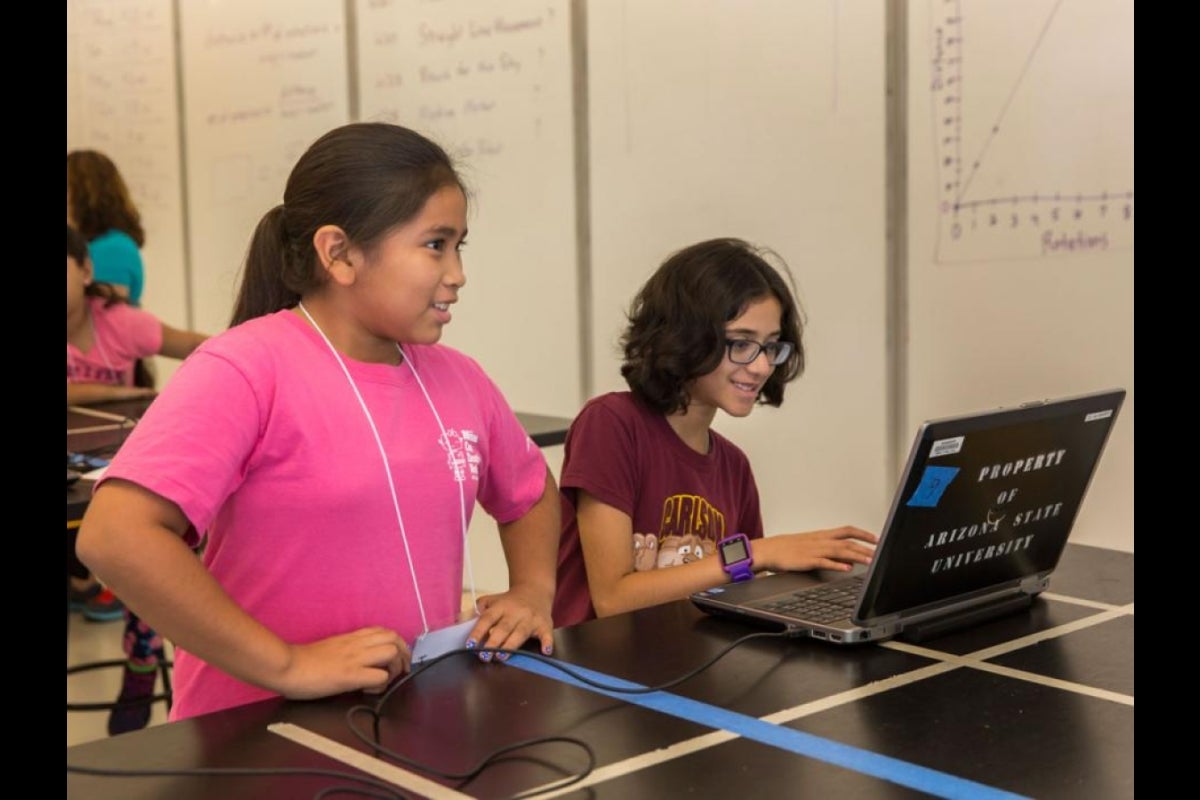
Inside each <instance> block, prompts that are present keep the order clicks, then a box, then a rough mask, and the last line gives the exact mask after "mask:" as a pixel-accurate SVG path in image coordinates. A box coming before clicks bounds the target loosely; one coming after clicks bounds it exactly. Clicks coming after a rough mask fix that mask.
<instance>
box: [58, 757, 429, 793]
mask: <svg viewBox="0 0 1200 800" xmlns="http://www.w3.org/2000/svg"><path fill="white" fill-rule="evenodd" d="M67 772H77V773H80V774H82V775H102V776H105V777H109V778H174V777H179V776H185V777H186V776H194V777H205V778H208V777H227V776H239V777H261V776H269V775H276V776H281V777H318V778H338V779H339V780H347V781H357V782H359V783H364V784H367V786H371V787H374V789H375V790H378V791H373V790H372V789H366V788H362V789H359V788H355V787H351V786H331V787H326V788H324V789H321V790H319V791H318V792H317V794H315V795H313V800H321V798H323V797H328V796H329V794H330V792H340V793H343V794H357V795H359V796H362V797H374V798H380V799H381V800H409V797H408V795H405V794H401V793H400V792H398V791H397V790H396V787H395V786H393V785H392V784H390V783H387V782H386V781H381V780H378V779H377V778H370V777H367V776H366V775H355V774H354V773H353V772H339V771H338V770H335V769H310V768H305V767H296V768H291V767H196V768H194V769H116V768H107V767H80V766H74V765H71V764H67Z"/></svg>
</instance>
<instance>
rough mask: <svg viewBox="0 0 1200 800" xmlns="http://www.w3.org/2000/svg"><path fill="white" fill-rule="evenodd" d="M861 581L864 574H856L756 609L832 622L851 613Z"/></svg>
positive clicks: (799, 591) (795, 593)
mask: <svg viewBox="0 0 1200 800" xmlns="http://www.w3.org/2000/svg"><path fill="white" fill-rule="evenodd" d="M863 579H864V576H863V575H856V576H854V577H853V578H847V579H846V580H840V581H834V582H833V583H826V584H822V585H820V586H816V587H813V588H811V589H800V590H798V591H795V592H792V593H791V594H789V595H785V596H783V597H780V598H777V599H775V600H772V601H771V602H769V603H762V604H760V605H759V608H762V609H763V610H765V611H771V612H773V613H775V614H784V615H787V616H790V617H794V618H796V619H803V620H809V621H812V622H822V623H828V622H835V621H837V620H839V619H845V618H846V617H849V616H850V615H851V613H853V612H854V603H855V601H856V600H857V599H858V591H859V589H861V588H862V583H863Z"/></svg>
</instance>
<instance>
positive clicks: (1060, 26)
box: [905, 0, 1134, 551]
mask: <svg viewBox="0 0 1200 800" xmlns="http://www.w3.org/2000/svg"><path fill="white" fill-rule="evenodd" d="M908 37H909V42H910V45H909V72H910V80H909V97H908V104H907V109H908V111H907V116H908V131H909V142H908V145H909V147H908V158H909V194H908V198H909V201H908V202H909V220H910V225H909V251H908V262H909V270H908V298H907V311H906V314H907V333H908V356H907V362H908V368H907V391H906V395H905V402H906V404H907V408H908V422H909V426H910V429H912V430H915V426H916V423H917V422H918V421H919V420H921V419H924V418H926V417H930V416H943V415H947V414H958V413H963V412H967V411H971V410H975V409H986V408H993V407H996V406H1000V405H1015V404H1019V403H1022V402H1025V401H1029V400H1035V399H1041V398H1046V397H1055V396H1063V395H1072V394H1083V393H1086V392H1090V391H1095V390H1100V389H1107V388H1111V387H1124V388H1125V389H1127V390H1129V395H1128V397H1127V399H1126V401H1125V405H1124V407H1123V409H1122V410H1121V413H1120V416H1119V417H1118V419H1117V422H1116V424H1115V426H1114V427H1113V432H1112V434H1111V438H1110V440H1109V443H1108V445H1107V447H1106V450H1105V453H1104V456H1103V458H1102V459H1101V462H1100V465H1099V467H1098V469H1097V473H1096V476H1095V478H1094V480H1093V482H1092V486H1091V488H1090V489H1089V493H1088V497H1087V498H1086V500H1085V502H1084V505H1083V506H1082V508H1081V510H1080V514H1079V518H1078V520H1077V521H1076V525H1075V529H1074V532H1073V533H1072V541H1073V542H1078V543H1082V544H1092V545H1098V546H1103V547H1113V548H1116V549H1121V550H1127V551H1132V550H1133V530H1134V526H1133V420H1134V414H1133V406H1134V391H1133V389H1134V386H1133V281H1134V269H1133V0H1020V2H1009V1H1008V0H1003V1H1002V0H957V2H954V3H945V2H942V0H937V1H936V2H934V1H932V0H926V1H925V2H920V3H913V4H912V6H911V14H910V17H909V29H908Z"/></svg>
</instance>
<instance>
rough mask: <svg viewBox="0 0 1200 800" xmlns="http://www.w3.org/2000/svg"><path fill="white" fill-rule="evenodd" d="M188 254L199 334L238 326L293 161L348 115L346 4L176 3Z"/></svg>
mask: <svg viewBox="0 0 1200 800" xmlns="http://www.w3.org/2000/svg"><path fill="white" fill-rule="evenodd" d="M179 14H180V28H181V35H180V49H181V53H180V61H181V63H182V69H183V96H184V99H185V103H184V106H185V114H184V130H185V131H186V141H187V145H186V158H185V164H186V170H187V204H188V220H189V236H188V240H189V241H188V244H189V247H188V255H189V262H190V264H191V302H192V310H193V317H194V319H195V324H196V326H197V328H198V329H200V330H204V331H209V332H214V333H215V332H218V331H221V330H224V329H225V328H226V327H228V325H229V319H230V317H231V315H232V313H233V305H234V301H235V300H236V297H237V289H238V281H239V280H240V277H241V267H242V262H243V260H244V259H245V255H246V248H247V246H248V245H249V243H250V236H251V234H252V233H253V231H254V228H255V226H257V225H258V222H259V220H260V219H261V218H262V216H263V215H264V214H265V213H266V212H267V211H268V210H270V209H271V208H272V207H273V206H275V205H277V204H279V203H281V202H282V201H283V189H284V185H285V184H286V182H287V177H288V174H289V173H290V172H291V169H292V167H293V166H294V165H295V163H296V160H297V159H298V158H299V157H300V155H301V154H302V153H303V152H304V151H305V150H306V149H307V148H308V146H309V145H310V144H312V142H313V141H314V140H316V139H317V138H319V137H320V136H321V135H322V134H324V133H326V132H327V131H328V130H329V129H331V128H334V127H337V126H338V125H343V124H345V123H347V122H349V121H350V119H349V100H348V96H349V92H348V88H347V71H348V70H347V65H346V32H345V19H344V9H343V3H342V2H341V0H305V2H303V3H295V2H291V1H290V0H256V2H253V3H247V2H244V0H188V1H187V2H183V3H180V4H179Z"/></svg>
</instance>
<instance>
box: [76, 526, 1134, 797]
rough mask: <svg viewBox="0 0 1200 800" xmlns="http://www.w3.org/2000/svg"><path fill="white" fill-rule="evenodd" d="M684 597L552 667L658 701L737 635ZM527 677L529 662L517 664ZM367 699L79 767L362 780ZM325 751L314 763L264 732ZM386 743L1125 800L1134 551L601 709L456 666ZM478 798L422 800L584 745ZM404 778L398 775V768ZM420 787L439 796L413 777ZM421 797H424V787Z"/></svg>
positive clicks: (542, 684) (178, 781) (252, 716)
mask: <svg viewBox="0 0 1200 800" xmlns="http://www.w3.org/2000/svg"><path fill="white" fill-rule="evenodd" d="M749 630H751V629H749V628H746V627H744V626H742V625H740V624H738V623H736V622H732V621H729V620H722V619H716V618H712V617H708V616H706V615H704V614H702V613H701V612H700V611H698V610H697V609H695V608H694V607H693V606H692V605H691V604H690V603H689V602H687V601H679V602H675V603H667V604H664V605H661V606H656V607H653V608H649V609H643V610H641V611H636V612H633V613H629V614H622V615H618V616H615V617H609V618H605V619H599V620H594V621H592V622H588V623H585V624H583V625H578V626H574V627H571V628H562V629H559V630H558V631H556V632H555V655H556V657H557V658H559V659H561V660H562V661H563V662H565V663H568V664H569V665H574V666H577V667H582V668H585V669H587V670H589V671H591V672H592V673H593V677H600V678H601V679H602V680H605V681H606V682H607V683H610V684H613V683H620V682H622V681H625V682H633V683H635V684H638V685H641V686H655V685H659V684H662V683H664V682H666V681H668V680H672V679H674V678H677V677H679V676H681V675H683V674H685V673H687V672H688V671H690V670H692V669H693V668H695V667H696V666H698V665H699V664H701V663H703V662H705V661H707V660H709V659H711V658H713V657H714V656H716V655H717V654H718V653H719V652H720V651H721V650H722V649H723V648H724V647H726V646H727V645H728V644H729V643H731V642H733V641H734V640H736V639H737V638H739V637H740V636H742V635H743V634H745V633H747V632H748V631H749ZM519 663H520V664H525V665H527V666H520V665H519ZM372 702H373V699H372V698H370V697H369V696H363V695H359V694H351V695H342V696H338V697H334V698H327V699H325V700H319V701H309V702H296V701H286V700H282V699H276V700H267V701H263V702H261V703H254V704H250V705H247V706H242V707H239V708H235V709H230V710H228V711H223V712H218V713H215V714H208V715H204V716H201V717H197V718H193V719H190V720H184V721H182V722H175V723H168V724H165V725H160V726H155V727H153V728H148V729H145V730H142V731H136V732H133V733H128V734H124V735H122V736H117V737H113V738H110V739H104V740H100V741H96V742H89V743H87V744H82V745H76V746H74V747H69V748H67V763H68V764H72V765H80V766H91V767H100V768H124V769H139V768H140V769H157V770H171V769H187V768H194V767H225V768H229V767H240V768H247V767H249V768H253V767H272V768H309V769H313V768H320V769H331V770H340V771H349V772H354V771H355V769H354V767H352V766H349V765H348V763H345V761H343V760H338V759H337V758H334V757H332V756H331V755H329V753H331V752H334V751H332V750H330V749H328V747H329V746H328V744H327V742H333V743H335V745H336V746H341V747H344V748H348V751H349V752H350V753H351V756H350V757H349V763H350V764H356V763H360V762H358V761H356V760H355V759H364V760H365V759H366V757H367V754H368V752H369V751H368V748H367V747H366V746H365V745H363V744H362V743H361V742H360V741H359V740H358V739H357V738H356V737H355V736H354V735H353V734H352V733H351V732H350V730H349V728H348V727H347V723H346V720H345V714H346V711H347V709H348V708H350V707H351V706H353V705H356V704H362V703H366V704H370V703H372ZM276 723H288V724H290V726H293V727H286V726H285V728H283V729H282V730H285V731H292V732H294V731H297V730H299V731H301V732H302V733H304V734H305V735H312V734H315V735H316V736H317V737H319V738H318V743H319V744H320V748H317V749H314V748H313V747H312V746H310V745H308V744H301V743H299V742H298V741H296V740H294V739H292V738H286V737H285V736H284V735H281V734H280V733H276V732H274V731H273V730H269V729H268V725H274V724H276ZM381 731H382V739H381V742H382V744H383V745H384V746H385V747H388V748H390V749H393V750H396V751H399V752H401V753H403V754H404V755H405V756H407V757H409V758H413V759H418V760H420V761H424V762H428V763H431V764H434V765H437V766H439V767H441V768H443V769H446V770H447V771H451V770H461V769H465V768H467V767H468V766H470V765H474V764H475V763H476V762H477V761H478V760H480V759H481V758H482V757H484V756H485V755H486V754H488V753H491V752H492V751H493V750H495V749H497V748H499V747H502V746H505V745H510V744H512V743H514V742H517V741H520V740H525V739H530V738H534V737H538V736H551V735H553V736H569V737H575V738H578V739H582V740H583V741H585V742H587V743H588V744H589V745H590V746H591V747H592V749H593V750H594V751H595V753H596V759H597V766H596V769H595V771H594V772H593V774H592V776H591V777H590V778H589V779H587V780H586V781H585V782H583V783H581V784H577V785H575V786H572V787H570V788H569V789H567V790H565V791H564V794H565V795H568V796H571V797H580V798H583V797H586V798H589V799H590V800H607V799H608V798H613V799H614V800H643V799H644V800H661V798H664V797H685V796H686V797H694V798H728V797H739V796H740V797H747V798H750V797H754V798H757V797H771V798H774V797H785V796H800V795H803V796H812V797H868V798H876V797H885V798H907V797H915V796H921V795H925V794H933V795H940V796H950V797H953V796H970V797H973V798H974V797H983V798H990V797H996V798H999V797H1011V796H1012V794H1013V793H1015V794H1018V795H1025V796H1030V797H1038V798H1042V799H1043V800H1053V799H1054V798H1072V799H1073V798H1077V797H1087V798H1089V800H1105V799H1106V798H1131V797H1133V786H1134V781H1133V778H1134V772H1133V743H1134V742H1133V736H1134V719H1133V554H1131V553H1123V552H1119V551H1114V550H1104V549H1100V548H1094V547H1087V546H1083V545H1068V547H1067V551H1066V553H1065V554H1064V557H1063V559H1062V563H1061V565H1060V567H1059V570H1058V572H1056V573H1055V574H1054V576H1053V577H1052V578H1051V581H1050V589H1049V591H1047V592H1045V593H1044V594H1042V595H1041V596H1040V597H1039V598H1038V599H1037V600H1035V602H1034V605H1033V607H1032V608H1031V609H1030V610H1028V611H1026V612H1022V613H1017V614H1014V615H1011V616H1007V617H1004V618H1001V619H997V620H993V621H991V622H987V623H984V624H982V625H980V626H978V627H975V628H972V629H970V630H966V631H960V632H957V633H952V634H947V635H945V636H942V637H939V638H937V639H934V640H930V641H927V642H924V643H922V645H921V646H916V645H909V644H905V643H902V642H887V643H883V644H864V645H860V646H850V647H837V646H833V645H829V644H827V643H824V642H818V641H815V640H807V639H791V640H773V639H772V640H757V641H752V642H749V643H747V644H744V645H742V646H741V647H738V648H736V649H735V650H733V651H732V652H730V653H729V654H728V655H727V656H725V657H724V658H721V659H720V660H718V661H717V662H716V663H715V664H714V665H713V666H712V667H710V668H708V669H706V670H704V671H702V672H701V673H700V674H698V675H697V676H695V677H694V678H692V679H690V680H688V681H686V682H684V683H682V684H680V685H678V686H676V687H674V688H673V689H670V690H669V691H668V692H656V693H652V694H643V695H616V696H608V695H605V694H603V693H600V692H597V691H595V690H593V689H589V688H587V687H585V686H582V685H579V684H577V683H575V682H574V681H572V680H571V679H568V678H567V677H566V676H565V675H563V674H562V673H559V672H558V671H557V670H553V669H552V668H546V667H543V666H542V664H541V662H537V661H534V660H532V659H525V658H522V657H516V658H514V659H513V663H510V664H507V665H483V664H480V663H478V662H477V661H476V660H475V659H474V658H471V657H469V656H458V657H455V658H451V659H448V660H446V661H444V662H441V663H439V664H436V665H434V666H433V667H432V668H431V669H429V671H428V672H426V673H423V674H421V675H420V676H418V677H417V678H416V679H414V681H413V683H412V684H411V685H409V686H405V687H403V688H402V689H401V690H400V691H398V692H397V693H396V694H395V695H393V696H392V697H391V698H390V700H389V702H388V704H387V706H386V707H385V709H384V716H383V722H382V726H381ZM524 755H526V756H528V758H526V759H523V760H520V759H518V760H509V761H507V762H506V763H503V764H498V765H496V766H493V767H490V768H489V769H487V770H485V771H484V772H483V774H482V775H480V776H479V777H477V778H475V779H474V780H472V781H470V782H469V783H467V784H465V785H464V784H461V783H459V782H452V781H445V782H441V781H435V782H434V788H432V789H430V788H429V786H430V785H429V784H426V785H425V786H426V788H424V789H413V788H405V789H402V791H403V793H404V794H405V795H406V796H408V797H461V796H464V795H467V796H472V797H487V798H492V797H511V796H513V795H516V794H518V793H522V792H526V791H529V790H533V789H535V788H537V787H544V786H546V785H548V784H551V783H554V782H557V781H559V780H561V779H562V778H563V772H562V771H559V769H558V768H562V769H565V770H570V769H578V768H580V767H581V766H582V764H583V757H582V755H581V754H580V752H579V751H578V750H576V749H573V748H570V747H568V746H566V745H564V744H561V743H560V744H553V745H547V746H542V747H539V748H535V749H530V750H527V751H524ZM389 769H395V767H391V766H390V767H389ZM407 774H408V779H409V780H413V779H414V778H415V779H419V780H423V781H431V780H433V779H431V778H429V777H428V776H426V775H424V774H422V773H415V772H411V771H408V772H407ZM332 785H347V786H348V785H351V784H349V783H347V782H345V781H337V782H336V784H335V781H333V780H331V779H329V778H320V777H311V776H309V777H304V776H301V777H283V776H261V777H247V776H237V777H186V776H179V777H147V778H125V777H121V778H114V777H97V776H89V775H82V774H76V773H68V775H67V791H68V796H69V797H77V798H85V797H86V798H89V799H91V798H95V800H104V799H105V798H122V799H123V800H136V798H160V797H171V798H172V800H198V798H218V799H219V800H243V799H246V800H248V799H249V798H261V797H281V796H287V797H303V798H307V797H313V796H314V795H315V794H316V793H317V792H319V791H320V790H321V789H323V788H327V787H329V786H332ZM410 786H411V784H410Z"/></svg>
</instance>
